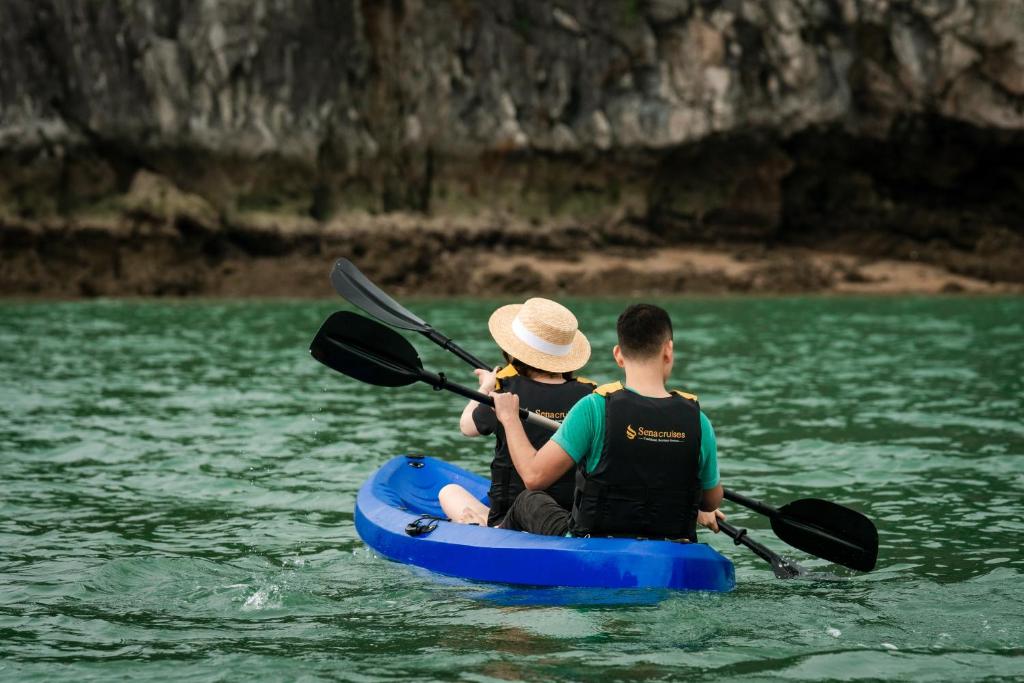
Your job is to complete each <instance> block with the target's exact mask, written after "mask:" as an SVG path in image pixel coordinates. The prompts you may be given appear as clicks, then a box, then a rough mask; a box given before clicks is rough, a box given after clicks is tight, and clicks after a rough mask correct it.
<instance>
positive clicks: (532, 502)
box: [498, 491, 569, 536]
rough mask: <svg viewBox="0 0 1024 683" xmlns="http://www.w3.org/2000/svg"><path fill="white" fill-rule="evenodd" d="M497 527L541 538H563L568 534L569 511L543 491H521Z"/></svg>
mask: <svg viewBox="0 0 1024 683" xmlns="http://www.w3.org/2000/svg"><path fill="white" fill-rule="evenodd" d="M498 527H499V528H501V529H510V530H512V531H529V532H530V533H531V534H540V535H542V536H565V535H566V534H567V533H568V532H569V511H568V510H566V509H565V508H563V507H562V506H561V505H559V504H558V503H556V502H555V499H554V498H552V497H551V496H549V495H548V494H547V493H545V492H544V491H523V492H522V493H520V494H519V495H518V496H516V499H515V500H514V501H513V502H512V505H511V507H509V509H508V512H507V513H506V514H505V519H503V520H501V524H499V525H498Z"/></svg>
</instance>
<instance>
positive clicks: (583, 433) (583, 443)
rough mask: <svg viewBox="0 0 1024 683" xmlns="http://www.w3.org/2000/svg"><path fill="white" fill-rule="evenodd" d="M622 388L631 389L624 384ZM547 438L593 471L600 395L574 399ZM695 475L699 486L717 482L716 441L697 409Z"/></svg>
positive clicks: (600, 443)
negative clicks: (697, 430)
mask: <svg viewBox="0 0 1024 683" xmlns="http://www.w3.org/2000/svg"><path fill="white" fill-rule="evenodd" d="M625 390H626V391H633V390H632V389H630V388H629V387H626V389H625ZM551 439H552V440H553V441H554V442H555V443H557V444H558V445H559V446H561V447H562V448H563V449H564V450H565V452H566V453H568V454H569V457H570V458H572V459H573V462H575V463H576V464H579V463H580V462H585V463H586V471H587V472H588V473H589V472H593V471H594V468H595V467H597V463H598V461H599V460H600V459H601V453H602V451H604V396H601V395H600V394H590V395H589V396H584V397H583V398H582V399H580V400H579V402H577V403H576V405H574V406H573V407H572V409H571V410H570V411H569V414H568V415H566V416H565V420H563V421H562V426H561V427H559V428H558V431H557V432H555V435H554V436H552V437H551ZM698 476H699V477H700V486H701V488H702V489H705V490H706V489H711V488H714V487H715V486H718V479H719V474H718V445H717V444H716V443H715V430H714V428H713V427H712V426H711V420H709V419H708V416H707V415H705V414H704V411H701V413H700V463H699V471H698Z"/></svg>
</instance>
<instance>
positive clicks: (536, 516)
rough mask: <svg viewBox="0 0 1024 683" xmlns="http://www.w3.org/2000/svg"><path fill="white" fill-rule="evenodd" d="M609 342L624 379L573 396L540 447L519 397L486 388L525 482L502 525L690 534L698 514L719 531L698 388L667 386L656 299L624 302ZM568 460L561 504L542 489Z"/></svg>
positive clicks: (711, 437)
mask: <svg viewBox="0 0 1024 683" xmlns="http://www.w3.org/2000/svg"><path fill="white" fill-rule="evenodd" d="M616 331H617V333H618V337H619V343H618V344H617V345H616V346H615V348H614V349H613V350H612V355H613V356H614V357H615V362H616V363H617V364H618V365H619V367H621V368H623V369H624V370H625V375H626V379H625V383H623V382H613V383H611V384H606V385H604V386H601V387H599V388H598V389H597V390H596V392H595V393H594V394H592V395H591V396H588V397H587V398H585V399H583V400H581V401H579V402H578V403H577V404H576V405H575V406H574V407H573V408H572V410H570V411H569V414H568V415H567V416H566V418H565V420H563V421H562V426H561V427H560V428H559V429H558V431H557V432H556V433H555V434H554V436H552V437H551V440H550V441H548V442H547V443H546V444H545V445H544V446H542V447H540V448H539V449H538V448H537V447H536V446H534V445H533V444H532V443H531V442H530V441H528V440H527V438H526V435H525V434H524V432H523V428H522V423H521V422H520V419H519V398H518V397H517V396H516V395H515V394H514V393H511V392H501V393H493V394H492V396H493V397H494V411H495V413H496V415H497V417H498V420H499V422H500V423H501V425H502V426H503V427H504V428H505V440H506V442H507V445H508V450H509V454H510V456H511V458H512V462H513V464H514V465H515V468H516V471H517V472H518V473H519V475H520V477H521V478H522V479H523V481H524V482H525V484H526V487H527V489H528V490H526V491H523V492H522V493H521V494H520V495H519V496H518V497H517V498H516V500H515V501H514V502H513V504H512V507H511V508H509V511H508V512H507V513H506V515H505V519H504V520H503V522H502V527H503V528H506V529H513V530H520V531H528V532H531V533H537V534H544V535H549V536H565V535H572V536H624V537H639V538H669V539H673V540H684V541H691V542H692V541H696V540H697V528H696V527H697V524H700V525H701V526H706V527H708V528H709V529H711V530H712V531H715V532H717V531H718V519H724V518H725V516H724V515H723V514H722V513H721V512H719V511H718V506H719V504H720V503H721V501H722V495H723V489H722V484H721V482H720V481H719V473H718V452H717V448H716V444H715V432H714V429H713V428H712V426H711V422H710V420H708V418H707V416H706V415H704V413H703V412H702V411H701V409H700V405H699V404H698V403H697V397H696V396H694V395H692V394H687V393H685V392H681V391H668V390H667V389H666V388H665V382H666V381H667V380H668V378H669V375H670V374H671V372H672V367H673V364H674V347H673V340H672V321H671V320H670V319H669V316H668V313H667V312H666V311H665V310H664V309H662V308H659V307H658V306H652V305H650V304H634V305H632V306H629V307H628V308H627V309H626V310H625V311H623V313H622V315H620V316H619V319H618V322H617V323H616ZM574 464H575V469H576V486H575V491H574V495H573V505H572V508H571V510H570V511H568V512H567V511H566V510H564V509H563V508H562V507H561V506H560V505H558V504H556V503H555V501H553V500H552V499H551V496H549V495H548V494H547V493H546V492H545V491H544V490H543V489H545V488H547V487H548V486H549V485H550V483H551V482H553V481H556V480H560V479H561V478H562V477H564V476H565V473H566V472H567V471H571V470H572V469H573V465H574Z"/></svg>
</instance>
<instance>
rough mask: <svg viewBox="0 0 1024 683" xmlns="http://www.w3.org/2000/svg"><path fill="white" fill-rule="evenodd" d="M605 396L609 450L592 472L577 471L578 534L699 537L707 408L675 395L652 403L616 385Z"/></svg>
mask: <svg viewBox="0 0 1024 683" xmlns="http://www.w3.org/2000/svg"><path fill="white" fill-rule="evenodd" d="M597 392H598V393H600V394H602V395H604V398H605V434H604V450H603V451H602V453H601V459H600V461H599V462H598V464H597V467H595V468H594V471H593V472H590V473H589V474H588V473H587V472H586V461H583V462H581V463H580V464H579V466H578V467H577V471H576V496H575V501H574V504H573V509H572V520H571V523H570V530H571V532H572V534H573V535H574V536H587V535H591V536H630V537H639V538H671V539H686V540H690V541H696V540H697V511H698V509H699V506H700V500H701V493H702V491H701V486H700V477H699V470H700V441H701V429H700V405H699V404H698V403H697V397H696V396H694V395H692V394H686V393H683V392H672V395H671V396H669V397H668V398H649V397H646V396H641V395H640V394H637V393H635V392H632V391H626V390H624V389H623V388H622V384H621V383H619V382H615V383H613V384H606V385H604V386H602V387H600V388H598V389H597Z"/></svg>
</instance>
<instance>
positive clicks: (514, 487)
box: [487, 365, 596, 526]
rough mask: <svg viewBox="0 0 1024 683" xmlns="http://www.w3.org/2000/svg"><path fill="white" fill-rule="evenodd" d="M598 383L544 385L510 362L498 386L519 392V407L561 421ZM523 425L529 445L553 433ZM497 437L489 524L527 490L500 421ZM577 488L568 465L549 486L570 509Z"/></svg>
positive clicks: (575, 381)
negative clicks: (524, 375)
mask: <svg viewBox="0 0 1024 683" xmlns="http://www.w3.org/2000/svg"><path fill="white" fill-rule="evenodd" d="M595 386H596V385H595V384H594V383H593V382H591V381H589V380H586V379H583V378H576V379H571V380H567V381H566V382H565V383H563V384H545V383H544V382H538V381H536V380H533V379H530V378H529V377H523V376H522V375H519V374H518V373H516V370H515V368H513V367H512V366H511V365H509V366H506V367H505V368H504V369H503V370H502V371H501V372H499V373H498V381H497V386H496V387H495V388H496V390H497V391H506V392H510V393H513V394H516V395H518V396H519V405H520V407H523V408H526V409H527V410H529V411H531V412H534V413H537V414H538V415H543V416H544V417H547V418H551V419H552V420H557V421H559V422H561V421H562V420H564V419H565V415H566V413H568V412H569V409H570V408H572V407H573V406H574V405H576V402H577V401H579V400H580V399H581V398H583V397H584V396H587V395H588V394H591V393H593V391H594V387H595ZM523 428H524V429H525V431H526V436H527V438H529V440H530V444H531V445H532V446H533V447H534V448H538V449H539V448H540V447H541V446H543V445H544V444H546V443H547V442H548V439H550V438H551V435H552V432H551V431H549V430H547V429H544V428H542V427H535V426H534V425H531V424H523ZM494 437H495V439H496V442H495V445H494V460H492V461H491V489H490V491H489V492H488V494H487V495H488V497H489V498H490V499H491V512H490V514H489V515H488V517H487V524H488V525H490V526H493V525H495V524H497V523H498V522H500V521H501V520H502V519H504V517H505V513H506V512H508V509H509V507H510V506H511V505H512V501H514V500H515V499H516V496H518V495H519V494H520V493H522V492H523V491H525V490H526V485H525V484H524V483H523V479H522V477H520V476H519V473H518V472H517V471H516V468H515V466H514V465H513V464H512V457H511V455H509V451H508V443H507V442H506V441H505V430H504V429H503V428H502V426H501V423H498V424H497V428H496V429H495V431H494ZM574 487H575V482H574V479H573V473H572V468H569V470H568V471H567V472H566V473H565V474H564V475H562V477H561V478H560V479H559V480H558V481H556V482H555V483H554V484H552V485H551V486H549V487H548V488H547V493H548V494H550V495H551V497H552V498H554V499H555V500H556V501H557V502H558V504H559V505H561V506H562V507H563V508H565V509H566V510H570V509H572V496H573V489H574Z"/></svg>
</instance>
